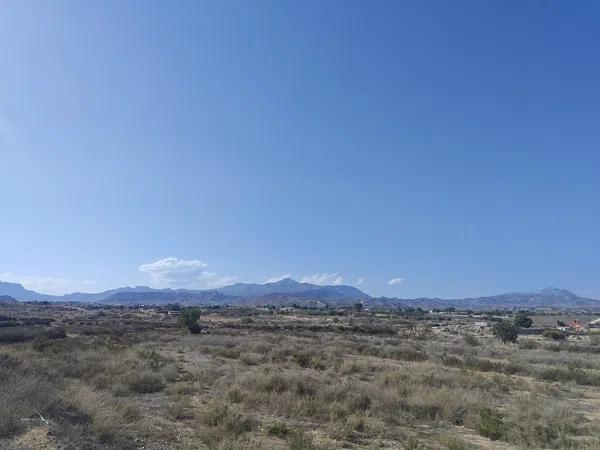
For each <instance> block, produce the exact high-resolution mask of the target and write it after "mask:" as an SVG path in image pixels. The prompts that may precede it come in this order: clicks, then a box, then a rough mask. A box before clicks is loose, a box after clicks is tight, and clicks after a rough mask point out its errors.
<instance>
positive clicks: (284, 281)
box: [265, 277, 300, 286]
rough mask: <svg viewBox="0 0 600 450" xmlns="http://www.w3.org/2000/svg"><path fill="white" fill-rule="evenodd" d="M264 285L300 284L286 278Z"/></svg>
mask: <svg viewBox="0 0 600 450" xmlns="http://www.w3.org/2000/svg"><path fill="white" fill-rule="evenodd" d="M265 284H268V285H271V286H296V285H298V284H300V283H299V282H297V281H296V280H294V279H293V278H290V277H286V278H282V279H281V280H278V281H274V282H272V283H265Z"/></svg>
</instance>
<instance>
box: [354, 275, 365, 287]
mask: <svg viewBox="0 0 600 450" xmlns="http://www.w3.org/2000/svg"><path fill="white" fill-rule="evenodd" d="M363 284H365V279H364V278H360V277H359V278H357V279H356V281H355V282H354V286H361V285H363Z"/></svg>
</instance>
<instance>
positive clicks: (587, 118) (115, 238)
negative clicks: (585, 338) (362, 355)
mask: <svg viewBox="0 0 600 450" xmlns="http://www.w3.org/2000/svg"><path fill="white" fill-rule="evenodd" d="M598 29H600V3H598V2H594V1H575V2H562V1H547V0H539V1H524V0H519V1H485V2H482V1H479V0H472V1H462V0H457V1H453V2H446V1H433V0H432V1H420V0H418V1H417V0H415V1H408V0H407V1H402V2H397V1H383V0H379V1H376V2H364V1H352V0H344V1H334V0H330V1H326V2H323V1H301V2H298V1H282V0H272V1H270V0H260V1H245V0H244V1H228V0H225V1H221V0H219V1H213V2H205V1H184V0H182V1H177V2H167V1H152V0H151V1H137V0H127V1H110V0H106V1H102V2H81V1H75V0H73V1H63V0H56V1H52V2H40V1H36V0H35V1H34V0H21V1H9V0H3V1H2V0H0V180H1V187H0V205H1V209H0V211H2V214H1V220H0V280H3V281H13V282H21V283H23V284H24V285H25V286H26V287H29V288H31V289H35V290H38V291H40V292H45V293H65V292H72V291H83V292H95V291H101V290H104V289H109V288H113V287H118V286H128V285H129V286H131V285H151V286H155V287H195V288H208V287H215V286H220V285H224V284H229V283H231V282H235V281H241V282H265V281H267V280H271V281H272V280H277V279H279V278H282V277H284V276H292V277H293V278H294V279H297V280H304V281H308V282H314V283H318V284H342V283H343V284H351V285H355V286H357V287H359V288H360V289H363V290H364V291H365V292H367V293H369V294H371V295H376V296H380V295H385V296H395V297H403V298H409V297H420V296H439V297H446V298H453V297H464V296H479V295H490V294H496V293H501V292H508V291H529V290H537V289H541V288H544V287H546V286H560V287H562V288H566V289H570V290H573V291H575V292H577V293H579V294H582V295H587V296H594V297H598V298H600V264H599V261H600V228H599V224H600V201H599V199H600V89H599V88H598V80H600V58H599V57H598V56H599V54H600V34H599V33H598Z"/></svg>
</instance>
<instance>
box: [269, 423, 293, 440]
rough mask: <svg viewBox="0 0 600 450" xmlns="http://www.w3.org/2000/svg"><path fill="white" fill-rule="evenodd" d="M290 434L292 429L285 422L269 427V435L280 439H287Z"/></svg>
mask: <svg viewBox="0 0 600 450" xmlns="http://www.w3.org/2000/svg"><path fill="white" fill-rule="evenodd" d="M289 433H290V429H289V428H288V426H287V425H286V424H285V423H284V422H274V423H272V424H271V426H269V434H270V435H271V436H277V437H280V438H284V437H286V436H287V435H288V434H289Z"/></svg>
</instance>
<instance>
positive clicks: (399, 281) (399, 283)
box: [388, 278, 404, 286]
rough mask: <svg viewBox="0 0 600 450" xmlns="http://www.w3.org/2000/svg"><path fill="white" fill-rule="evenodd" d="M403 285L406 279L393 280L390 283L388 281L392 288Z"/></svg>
mask: <svg viewBox="0 0 600 450" xmlns="http://www.w3.org/2000/svg"><path fill="white" fill-rule="evenodd" d="M402 283H404V278H392V279H391V280H390V281H388V284H389V285H390V286H399V285H401V284H402Z"/></svg>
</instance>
